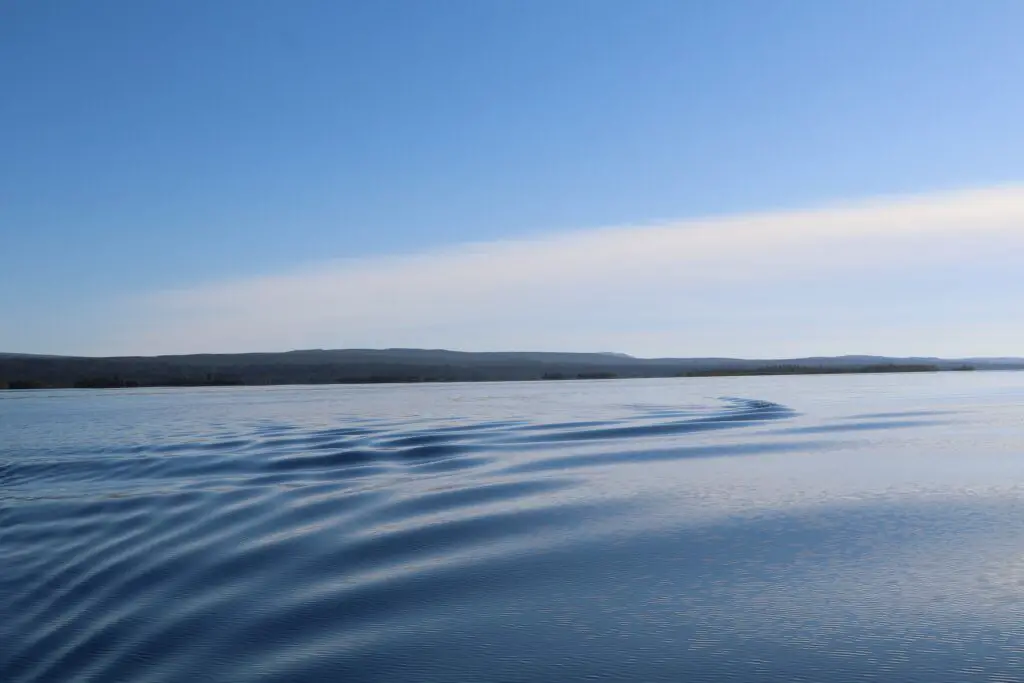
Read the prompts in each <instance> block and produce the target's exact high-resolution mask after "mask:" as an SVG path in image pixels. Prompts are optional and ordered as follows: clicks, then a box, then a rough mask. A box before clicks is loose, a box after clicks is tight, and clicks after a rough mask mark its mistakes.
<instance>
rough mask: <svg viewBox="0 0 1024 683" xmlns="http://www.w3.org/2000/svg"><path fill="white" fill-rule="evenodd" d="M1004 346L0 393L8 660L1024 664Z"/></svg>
mask: <svg viewBox="0 0 1024 683" xmlns="http://www.w3.org/2000/svg"><path fill="white" fill-rule="evenodd" d="M1022 672H1024V373H1012V372H991V373H983V372H974V373H969V372H963V373H938V374H905V375H842V376H798V377H735V378H700V379H675V380H634V381H584V382H533V383H496V384H495V383H487V384H437V385H402V386H394V385H391V386H345V387H336V386H328V387H266V388H213V389H195V390H189V389H157V390H143V389H140V390H110V391H75V390H67V391H51V392H0V680H2V681H4V682H5V683H30V682H33V683H34V682H40V681H45V682H50V681H54V682H65V681H100V682H103V683H114V682H121V681H124V682H131V683H156V682H161V681H187V682H189V683H198V682H200V681H232V682H236V683H247V682H251V681H260V682H268V681H269V682H282V683H283V682H286V681H287V682H289V683H295V682H300V683H301V682H306V681H349V682H362V681H416V682H423V681H431V682H433V681H451V682H459V683H480V682H485V681H486V682H519V681H523V682H527V681H529V682H534V681H559V682H572V681H596V680H602V681H642V682H653V681H657V682H661V681H665V682H669V681H672V682H676V681H698V682H699V681H715V682H720V681H737V682H739V681H742V682H745V683H746V682H769V681H771V682H779V683H782V682H786V683H790V682H792V681H829V682H830V683H843V682H848V681H849V682H853V681H857V682H860V681H879V680H882V681H901V682H904V683H907V682H909V683H917V682H920V683H939V682H945V681H949V682H950V683H952V682H954V681H955V682H957V683H961V682H964V681H1019V680H1021V676H1022Z"/></svg>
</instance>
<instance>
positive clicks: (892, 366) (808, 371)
mask: <svg viewBox="0 0 1024 683" xmlns="http://www.w3.org/2000/svg"><path fill="white" fill-rule="evenodd" d="M946 369H948V370H961V371H962V370H974V368H973V367H971V366H966V365H964V366H959V367H955V368H946ZM941 370H943V368H940V367H939V366H937V365H906V364H904V365H900V364H896V363H884V364H877V365H854V366H845V367H827V366H823V365H818V366H811V365H772V366H766V367H761V368H712V369H708V370H689V371H686V372H681V373H679V374H678V375H676V376H677V377H735V376H745V375H848V374H870V373H886V372H939V371H941Z"/></svg>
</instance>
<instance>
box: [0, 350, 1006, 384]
mask: <svg viewBox="0 0 1024 683" xmlns="http://www.w3.org/2000/svg"><path fill="white" fill-rule="evenodd" d="M963 369H972V370H974V369H976V370H1003V369H1024V358H969V359H941V358H928V357H889V356H836V357H809V358H783V359H745V358H634V357H632V356H628V355H625V354H619V353H558V352H532V351H510V352H483V353H477V352H465V351H447V350H444V349H337V350H330V349H308V350H298V351H287V352H280V353H237V354H193V355H180V356H131V357H110V358H88V357H70V356H37V355H28V354H14V353H0V388H8V387H9V388H40V387H123V386H198V385H241V384H245V385H266V384H335V383H344V384H348V383H384V382H478V381H513V380H517V381H525V380H544V379H546V380H557V379H610V378H640V377H681V376H706V375H751V374H756V375H762V374H816V373H839V372H843V373H846V372H922V371H942V370H963Z"/></svg>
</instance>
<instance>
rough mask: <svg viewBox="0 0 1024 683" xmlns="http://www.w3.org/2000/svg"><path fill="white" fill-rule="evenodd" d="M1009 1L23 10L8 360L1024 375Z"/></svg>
mask: <svg viewBox="0 0 1024 683" xmlns="http://www.w3.org/2000/svg"><path fill="white" fill-rule="evenodd" d="M1022 25H1024V3H1021V2H1019V0H985V1H984V2H976V1H974V0H945V1H944V2H935V1H934V0H891V1H889V2H884V3H883V2H864V1H863V0H830V1H829V2H819V1H817V0H773V1H772V2H761V1H760V0H716V2H697V1H692V2H685V1H680V0H670V1H660V0H631V1H630V2H622V1H621V0H617V1H614V2H612V1H608V0H514V1H513V0H486V1H483V2H481V1H480V0H375V1H374V2H356V1H355V0H217V1H216V2H208V1H206V0H148V1H147V2H136V1H135V0H91V1H90V2H88V3H85V2H80V3H68V2H63V3H62V2H57V1H56V0H0V257H2V261H0V351H8V352H24V353H55V354H82V355H118V354H133V355H135V354H138V355H148V354H158V353H188V352H244V351H275V350H288V349H292V348H349V347H360V348H365V347H380V348H383V347H426V348H454V349H462V350H483V351H486V350H559V351H617V352H625V353H631V354H635V355H641V356H725V355H728V356H743V357H794V356H801V355H818V354H822V355H833V354H844V353H878V354H889V355H942V356H976V355H1024V318H1022V317H1021V316H1020V314H1019V309H1020V302H1021V301H1022V300H1024V277H1021V276H1020V275H1019V274H1018V270H1019V264H1020V263H1021V262H1022V259H1021V257H1022V256H1024V126H1022V125H1021V123H1020V122H1021V121H1024V88H1021V87H1019V84H1020V80H1021V74H1022V73H1024V42H1022V41H1020V40H1019V33H1020V30H1019V29H1020V26H1022Z"/></svg>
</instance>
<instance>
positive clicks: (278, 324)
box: [116, 186, 1024, 356]
mask: <svg viewBox="0 0 1024 683" xmlns="http://www.w3.org/2000/svg"><path fill="white" fill-rule="evenodd" d="M1022 246H1024V186H1004V187H996V188H988V189H981V190H970V191H960V192H950V193H942V194H933V195H923V196H914V197H903V198H890V199H881V200H873V201H866V202H859V203H850V204H845V205H838V206H830V207H823V208H816V209H811V210H803V211H779V212H769V213H761V214H749V215H739V216H728V217H721V218H713V219H705V220H686V221H680V222H675V223H666V224H659V225H648V226H629V227H612V228H601V229H593V230H583V231H576V232H567V233H560V234H554V235H550V236H547V237H542V238H536V239H526V240H513V241H505V242H492V243H482V244H470V245H461V246H455V247H450V248H447V249H442V250H438V251H434V252H429V253H420V254H411V255H400V256H388V257H375V258H367V259H360V260H350V261H330V262H325V263H321V264H313V265H310V266H308V267H306V268H302V269H299V270H296V271H294V272H289V273H282V274H270V275H263V276H258V277H251V278H246V279H240V280H233V281H227V282H214V283H207V284H201V285H197V286H192V287H187V288H183V289H178V290H173V291H164V292H157V293H151V294H147V295H145V296H144V297H142V299H141V300H137V301H134V302H133V308H134V309H135V310H144V311H146V312H147V313H145V314H144V315H142V316H141V318H140V319H139V323H138V324H137V325H135V326H134V327H133V329H132V330H125V331H124V333H123V334H122V335H121V339H122V345H123V347H124V348H119V349H117V350H116V351H118V352H132V353H157V352H193V351H244V350H264V349H267V350H269V349H283V348H303V347H361V346H425V347H441V346H443V347H449V348H463V349H499V348H503V349H510V348H531V349H556V348H557V349H563V350H577V349H578V350H602V349H604V350H624V351H631V352H635V353H641V354H645V355H718V354H725V353H730V354H736V355H747V356H758V355H761V356H765V355H796V354H799V353H802V352H808V353H814V352H820V353H841V352H855V351H856V352H859V351H865V352H867V351H883V350H884V351H888V352H893V353H898V352H904V351H905V352H913V351H920V352H928V351H930V350H932V351H936V352H938V351H953V352H958V351H962V352H963V353H973V352H986V351H988V350H989V349H988V346H987V345H991V344H992V343H994V342H995V341H996V340H1002V339H1003V337H1005V338H1006V341H1007V342H1009V341H1010V340H1011V339H1012V338H1013V336H1014V335H1015V334H1018V333H1019V332H1020V331H1021V330H1020V329H1019V328H1018V327H1016V325H1017V323H1015V322H1013V321H1012V320H1010V318H1009V316H1011V314H1012V310H1011V309H1009V308H1007V307H1009V306H1010V305H1011V301H1012V300H1014V299H1017V297H1019V296H1020V294H1021V293H1024V291H1022V289H1021V287H1020V286H1019V285H1015V284H1014V283H1015V282H1016V279H1014V278H1013V277H1012V275H1013V273H1014V267H1015V263H1014V261H1015V259H1016V257H1018V256H1020V255H1021V247H1022ZM950 274H952V275H950ZM951 277H952V278H953V279H954V280H956V282H953V281H952V280H950V278H951ZM929 282H930V283H932V285H931V286H926V285H927V283H929ZM922 283H925V285H922ZM957 283H959V287H956V286H952V285H956V284H957ZM944 287H945V288H946V289H948V292H947V295H949V296H952V297H953V298H952V303H951V304H949V305H948V306H945V305H942V304H941V303H940V302H938V301H937V299H936V297H937V296H938V295H939V294H940V293H941V292H939V291H937V290H943V288H944ZM958 292H959V294H958ZM964 292H970V293H971V294H970V296H965V295H964ZM949 296H947V297H946V298H947V300H948V299H949ZM958 297H959V298H958ZM979 304H980V305H979ZM837 305H839V306H841V307H842V311H843V315H837V311H836V306H837ZM979 311H980V313H979ZM979 315H980V316H981V318H983V320H982V319H980V318H978V316H979ZM965 316H966V318H968V319H977V320H976V322H978V323H979V324H982V323H983V324H984V325H985V326H986V328H985V329H987V330H988V331H989V332H988V337H987V338H986V339H987V341H984V340H983V342H982V341H979V342H976V343H975V342H971V341H970V340H965V339H963V338H962V337H963V335H962V333H958V334H957V335H954V336H955V337H956V338H957V339H958V341H956V343H954V344H952V345H951V347H950V348H949V349H946V348H945V347H944V346H943V344H939V343H937V341H936V339H934V335H935V334H937V333H939V334H942V333H943V332H942V330H946V332H947V333H948V332H951V331H952V328H950V324H951V321H952V318H955V317H959V318H960V319H961V320H962V319H964V317H965ZM1004 317H1005V318H1006V319H1004ZM947 328H948V329H947ZM993 330H996V331H995V332H993ZM999 330H1002V331H1001V332H1000V331H999ZM787 331H788V334H787ZM947 336H948V335H947ZM915 339H917V343H916V344H915ZM844 340H846V341H845V342H844ZM844 343H847V344H850V346H848V347H844V348H839V346H842V345H843V344H844ZM815 344H817V346H815ZM854 345H856V348H854ZM893 346H896V347H899V348H892V347H893ZM866 347H867V348H866ZM881 347H885V348H884V349H883V348H881ZM952 347H955V348H952ZM961 347H963V348H962V349H961ZM992 351H993V352H994V351H995V349H992ZM1012 351H1013V349H1002V351H1001V352H1004V353H1009V352H1012ZM1022 351H1024V350H1022Z"/></svg>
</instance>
